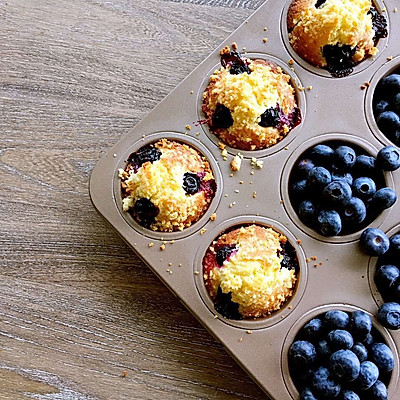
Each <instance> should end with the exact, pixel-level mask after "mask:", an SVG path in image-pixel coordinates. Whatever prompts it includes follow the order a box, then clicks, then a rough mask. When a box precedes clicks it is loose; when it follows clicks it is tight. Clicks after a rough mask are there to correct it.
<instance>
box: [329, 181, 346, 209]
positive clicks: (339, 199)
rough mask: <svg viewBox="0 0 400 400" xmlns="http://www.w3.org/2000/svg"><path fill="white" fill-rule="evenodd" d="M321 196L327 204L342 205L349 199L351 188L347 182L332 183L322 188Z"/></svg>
mask: <svg viewBox="0 0 400 400" xmlns="http://www.w3.org/2000/svg"><path fill="white" fill-rule="evenodd" d="M322 196H323V198H324V200H325V201H326V202H327V203H329V204H338V205H343V204H345V203H347V202H348V201H349V200H350V198H351V187H350V185H349V184H348V183H347V182H344V181H333V182H331V183H328V184H327V185H326V186H325V187H324V190H323V191H322Z"/></svg>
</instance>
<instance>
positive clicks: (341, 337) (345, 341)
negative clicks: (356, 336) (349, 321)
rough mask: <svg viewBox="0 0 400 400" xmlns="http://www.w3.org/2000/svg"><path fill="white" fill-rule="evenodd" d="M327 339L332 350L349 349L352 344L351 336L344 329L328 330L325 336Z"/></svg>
mask: <svg viewBox="0 0 400 400" xmlns="http://www.w3.org/2000/svg"><path fill="white" fill-rule="evenodd" d="M327 341H328V343H329V346H330V347H331V348H332V349H333V350H340V349H351V348H352V347H353V344H354V340H353V336H351V334H350V332H348V331H345V330H344V329H335V330H333V331H330V332H329V333H328V336H327Z"/></svg>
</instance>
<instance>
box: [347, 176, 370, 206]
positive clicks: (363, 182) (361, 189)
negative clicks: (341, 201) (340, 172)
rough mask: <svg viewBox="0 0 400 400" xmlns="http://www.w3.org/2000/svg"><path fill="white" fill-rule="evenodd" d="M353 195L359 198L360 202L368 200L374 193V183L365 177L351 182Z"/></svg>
mask: <svg viewBox="0 0 400 400" xmlns="http://www.w3.org/2000/svg"><path fill="white" fill-rule="evenodd" d="M352 188H353V193H354V196H355V197H359V198H360V199H362V200H366V199H369V198H370V197H372V196H373V195H374V193H375V192H376V184H375V181H374V180H373V179H371V178H368V177H366V176H362V177H360V178H357V179H356V180H355V181H354V182H353V187H352Z"/></svg>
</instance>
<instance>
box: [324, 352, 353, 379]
mask: <svg viewBox="0 0 400 400" xmlns="http://www.w3.org/2000/svg"><path fill="white" fill-rule="evenodd" d="M329 366H330V367H331V369H332V371H333V372H334V373H335V375H337V376H338V377H339V378H341V379H342V380H343V381H345V382H351V381H354V380H355V379H357V377H358V375H359V373H360V361H359V359H358V358H357V356H356V355H355V354H354V353H353V352H352V351H351V350H338V351H336V352H334V353H333V354H332V355H331V357H330V360H329Z"/></svg>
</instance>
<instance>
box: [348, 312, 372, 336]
mask: <svg viewBox="0 0 400 400" xmlns="http://www.w3.org/2000/svg"><path fill="white" fill-rule="evenodd" d="M371 329H372V319H371V317H370V316H369V315H368V314H367V313H366V312H364V311H361V310H356V311H354V312H353V313H352V314H351V318H350V331H351V333H352V334H353V336H355V337H356V338H359V339H363V338H365V337H366V336H367V335H368V333H371Z"/></svg>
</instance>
